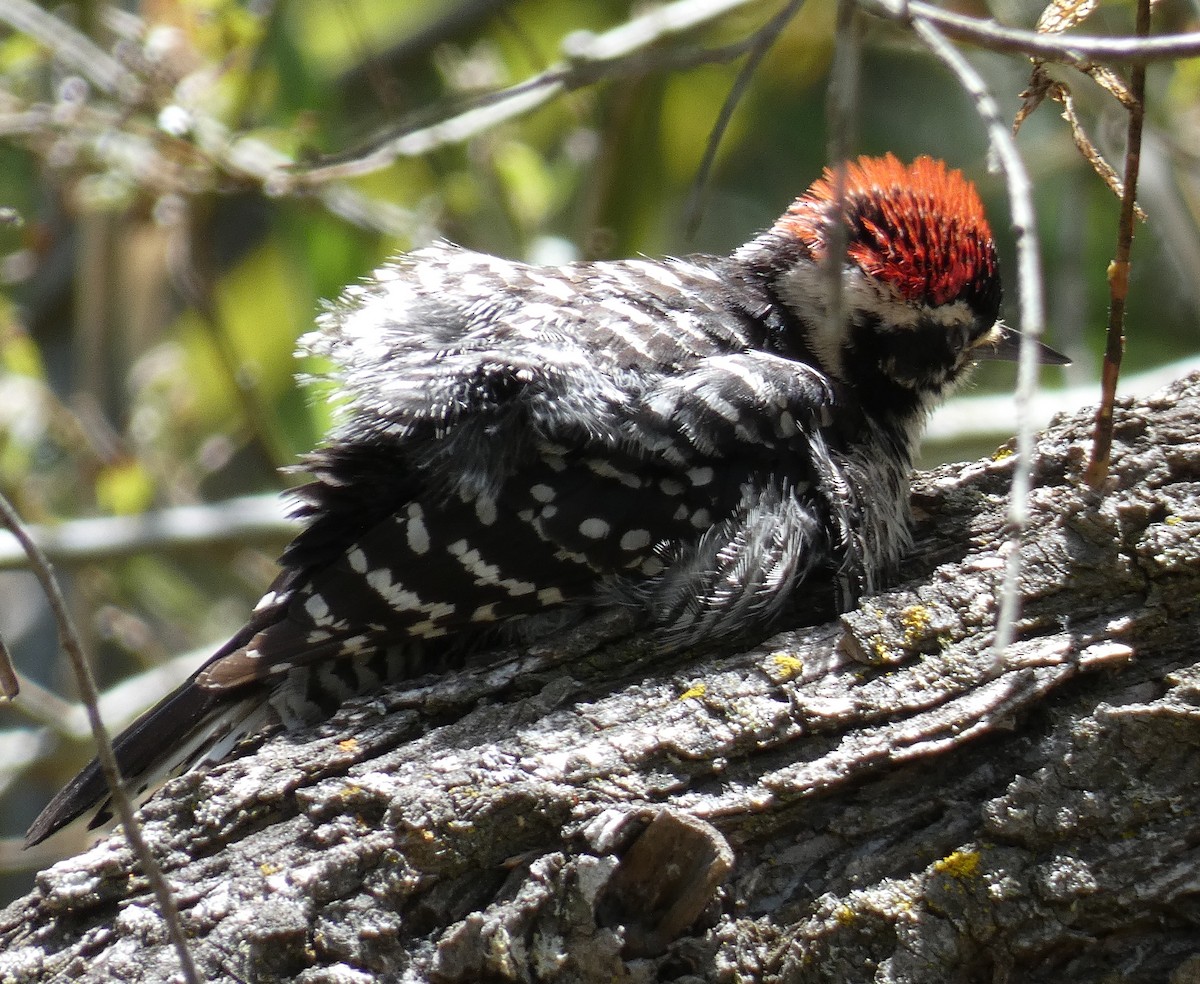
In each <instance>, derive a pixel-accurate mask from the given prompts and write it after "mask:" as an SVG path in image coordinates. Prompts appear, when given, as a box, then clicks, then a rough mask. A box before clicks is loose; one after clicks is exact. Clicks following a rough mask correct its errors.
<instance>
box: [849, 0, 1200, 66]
mask: <svg viewBox="0 0 1200 984" xmlns="http://www.w3.org/2000/svg"><path fill="white" fill-rule="evenodd" d="M862 2H863V4H864V7H865V8H866V9H867V10H868V11H869V12H871V13H874V14H878V15H880V16H882V17H886V18H888V19H889V20H895V21H898V22H900V23H902V24H908V25H911V24H912V22H913V20H914V18H917V17H919V18H921V19H922V20H924V21H925V22H927V23H929V24H932V25H933V26H935V27H937V28H938V29H939V30H940V31H941V32H942V33H943V34H944V35H945V36H946V37H950V38H954V39H955V40H957V41H969V42H970V43H971V44H974V45H978V46H979V47H980V48H989V49H991V50H992V51H1007V52H1010V53H1012V54H1019V55H1026V56H1028V57H1030V58H1040V59H1042V60H1043V61H1053V62H1060V63H1062V64H1066V65H1073V66H1075V67H1076V68H1086V67H1089V66H1091V65H1092V64H1093V63H1094V62H1097V61H1117V62H1133V63H1136V64H1142V65H1145V64H1148V63H1150V62H1157V61H1176V60H1178V59H1180V58H1195V57H1197V56H1200V31H1188V32H1186V33H1181V34H1164V35H1161V36H1159V37H1156V38H1143V37H1121V38H1106V37H1096V36H1093V35H1084V34H1074V35H1071V34H1064V35H1051V34H1038V33H1037V32H1036V31H1026V30H1023V29H1021V28H1017V27H1005V26H1004V25H1003V24H997V23H996V22H995V21H990V20H981V19H980V18H978V17H968V16H967V15H965V14H956V13H952V12H951V11H948V10H943V9H942V8H940V7H935V6H933V5H932V4H929V3H924V2H922V0H911V2H908V3H905V2H904V0H862Z"/></svg>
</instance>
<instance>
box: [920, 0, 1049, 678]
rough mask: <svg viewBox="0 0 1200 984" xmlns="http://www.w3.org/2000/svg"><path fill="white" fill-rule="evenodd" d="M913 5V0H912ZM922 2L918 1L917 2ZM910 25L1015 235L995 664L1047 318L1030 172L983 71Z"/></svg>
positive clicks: (1003, 632)
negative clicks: (1012, 427)
mask: <svg viewBox="0 0 1200 984" xmlns="http://www.w3.org/2000/svg"><path fill="white" fill-rule="evenodd" d="M914 6H915V5H914ZM921 6H922V7H923V6H924V5H923V4H922V5H921ZM911 23H912V27H913V30H914V31H915V32H916V34H917V36H918V37H919V38H921V40H922V41H924V42H925V44H926V45H927V46H928V47H929V50H930V51H931V52H933V54H934V55H936V56H937V57H938V58H939V59H940V60H941V61H942V62H943V64H945V65H946V66H947V67H948V68H949V69H950V70H951V71H952V72H953V73H954V74H955V76H957V78H958V80H959V82H960V83H961V85H962V86H963V88H964V89H965V90H966V91H967V92H968V93H969V94H970V95H971V98H972V99H973V100H974V102H975V109H976V112H978V113H979V116H980V117H981V118H982V119H983V121H984V124H985V126H986V127H987V132H988V138H989V140H990V142H991V147H992V150H993V152H994V153H995V155H996V159H997V160H998V161H999V163H1000V168H1001V170H1002V171H1003V172H1004V177H1005V183H1006V185H1007V187H1008V196H1009V209H1010V211H1011V213H1012V225H1013V229H1014V231H1015V232H1016V237H1017V290H1018V293H1019V295H1020V299H1021V330H1022V339H1021V357H1020V362H1019V364H1018V368H1017V394H1016V402H1017V462H1016V467H1015V468H1014V470H1013V482H1012V491H1011V492H1010V494H1009V503H1008V519H1009V527H1010V535H1009V548H1008V554H1007V557H1006V558H1005V570H1004V587H1003V591H1002V593H1001V598H1000V610H999V613H998V614H997V616H996V636H995V640H994V642H993V647H992V652H993V654H994V655H995V658H996V662H997V665H999V663H1000V661H1001V660H1002V659H1003V657H1004V653H1005V651H1006V650H1007V649H1008V646H1009V645H1010V644H1011V642H1012V640H1013V631H1014V629H1013V627H1014V625H1015V624H1016V618H1017V610H1018V608H1019V606H1020V597H1019V590H1018V589H1019V584H1020V576H1021V538H1022V535H1023V534H1024V531H1025V528H1026V526H1028V524H1029V490H1030V484H1031V479H1030V476H1031V472H1032V461H1033V425H1032V421H1031V419H1030V414H1029V406H1030V404H1031V403H1032V401H1033V397H1034V394H1035V393H1036V391H1037V377H1038V360H1037V353H1036V349H1035V343H1036V341H1037V339H1039V338H1040V337H1041V335H1042V331H1043V327H1044V325H1045V321H1046V315H1045V298H1044V295H1043V290H1042V269H1041V258H1040V256H1039V254H1038V239H1037V214H1036V213H1035V211H1034V208H1033V192H1032V185H1031V183H1030V180H1029V173H1028V172H1027V171H1026V170H1025V164H1024V162H1023V161H1022V160H1021V155H1020V152H1019V151H1018V150H1017V145H1016V142H1015V141H1014V140H1013V136H1012V133H1011V132H1010V131H1009V128H1008V125H1007V123H1006V122H1005V120H1004V119H1002V118H1001V115H1000V108H999V106H997V105H996V100H995V99H994V98H993V97H992V95H991V93H990V92H989V91H988V89H987V85H986V83H985V82H984V81H983V78H982V76H980V74H979V73H978V72H977V71H975V69H974V68H973V67H972V65H971V63H970V62H968V61H967V60H966V59H965V58H964V57H963V56H962V54H961V53H960V52H959V51H958V49H957V48H955V47H954V46H953V45H952V44H950V42H949V41H948V40H947V38H946V35H944V34H943V33H942V32H941V31H940V30H939V29H938V28H937V27H935V26H934V25H933V24H932V23H930V22H929V21H928V20H926V19H925V18H924V17H923V16H920V15H914V16H913V18H912V22H911Z"/></svg>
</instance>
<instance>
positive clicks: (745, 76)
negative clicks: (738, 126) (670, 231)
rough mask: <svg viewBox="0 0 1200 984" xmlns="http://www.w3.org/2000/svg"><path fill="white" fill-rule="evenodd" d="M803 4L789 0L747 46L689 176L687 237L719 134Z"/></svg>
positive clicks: (695, 221)
mask: <svg viewBox="0 0 1200 984" xmlns="http://www.w3.org/2000/svg"><path fill="white" fill-rule="evenodd" d="M804 3H805V0H789V3H787V4H786V5H785V6H784V7H783V9H782V10H780V11H779V12H778V13H777V14H776V15H775V16H774V17H772V18H771V19H770V20H769V21H767V23H766V24H764V25H763V26H762V27H761V28H759V30H758V33H757V34H756V35H755V37H754V42H753V44H752V45H751V48H750V55H749V57H748V58H747V59H746V63H745V64H744V65H743V66H742V67H741V68H740V69H739V70H738V74H737V78H736V79H734V82H733V86H732V87H731V88H730V90H729V95H727V96H726V97H725V102H724V103H722V105H721V111H720V112H719V113H718V114H717V119H716V122H715V123H713V128H712V130H711V132H710V133H709V135H708V143H707V144H706V145H705V147H704V157H703V158H701V160H700V166H699V167H698V168H697V169H696V176H695V178H693V179H692V190H691V193H690V194H689V195H688V202H687V205H686V206H685V207H684V215H685V216H686V227H687V232H688V235H689V236H691V235H694V234H695V231H696V226H697V225H698V224H699V222H700V212H701V209H700V200H701V197H702V195H703V191H704V187H705V185H707V183H708V176H709V174H710V173H711V171H712V166H713V162H714V161H715V160H716V159H717V148H718V147H719V146H720V145H721V137H723V136H724V135H725V130H726V129H727V128H728V126H729V121H730V119H731V118H732V117H733V111H734V109H736V108H737V104H738V103H739V102H740V101H741V99H742V96H743V95H744V94H745V92H746V89H747V88H748V87H749V85H750V80H751V79H752V78H753V77H754V72H755V70H756V69H757V68H758V66H759V65H760V64H761V62H762V60H763V58H764V57H765V56H766V54H767V52H768V51H770V50H771V48H772V46H773V45H774V44H775V42H776V41H778V40H779V35H780V34H782V33H783V29H784V28H785V27H787V24H788V22H789V21H790V20H791V19H792V18H793V17H795V16H796V14H797V12H798V11H799V10H800V8H801V7H803V6H804Z"/></svg>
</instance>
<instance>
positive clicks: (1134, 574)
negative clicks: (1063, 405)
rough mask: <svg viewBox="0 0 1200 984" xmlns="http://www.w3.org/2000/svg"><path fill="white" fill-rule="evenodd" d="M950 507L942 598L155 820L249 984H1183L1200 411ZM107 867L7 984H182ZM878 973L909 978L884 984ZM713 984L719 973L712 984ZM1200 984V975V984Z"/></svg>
mask: <svg viewBox="0 0 1200 984" xmlns="http://www.w3.org/2000/svg"><path fill="white" fill-rule="evenodd" d="M1090 427H1091V415H1090V414H1087V413H1085V414H1080V415H1079V416H1077V417H1074V418H1072V419H1069V420H1066V421H1063V422H1060V423H1058V424H1057V425H1055V426H1054V427H1053V428H1052V429H1051V431H1050V432H1049V433H1048V434H1047V435H1045V436H1044V437H1043V438H1041V439H1040V440H1039V441H1038V443H1037V446H1036V448H1035V453H1034V465H1035V471H1034V475H1035V487H1034V490H1033V492H1032V495H1031V502H1030V509H1031V512H1030V523H1029V528H1028V535H1027V540H1026V543H1025V554H1026V559H1025V563H1024V565H1023V568H1022V579H1021V589H1022V596H1023V599H1024V604H1023V610H1022V612H1021V617H1020V619H1019V620H1018V622H1017V625H1016V628H1017V637H1016V640H1015V642H1014V644H1013V646H1012V647H1011V648H1010V651H1009V653H1010V655H1009V659H1007V660H1006V661H1005V662H1004V664H1003V665H1002V666H999V667H998V666H996V665H995V663H994V662H993V660H992V658H991V653H990V647H991V644H992V637H993V633H994V620H995V609H996V596H995V593H996V590H997V588H998V585H999V583H1000V579H1001V577H1002V574H1003V569H1004V556H1003V554H1004V551H1005V549H1006V544H1007V537H1006V532H1005V524H1006V516H1005V508H1004V501H1005V497H1006V494H1007V489H1008V486H1009V483H1010V482H1011V479H1012V470H1013V463H1012V456H1011V455H1008V456H1006V455H997V456H996V460H984V461H981V462H978V463H976V464H973V465H969V466H960V467H958V468H953V469H952V468H944V469H941V470H939V471H936V472H933V473H931V474H929V475H926V476H923V477H922V478H921V480H920V481H919V482H918V483H917V485H916V488H915V492H914V505H915V508H916V512H917V515H918V517H919V520H920V524H919V531H918V532H919V538H918V543H917V549H916V550H915V551H914V554H913V558H912V560H911V561H910V563H909V565H908V569H907V571H906V575H907V577H908V580H907V581H906V582H905V583H904V584H902V585H901V586H899V587H897V588H896V589H895V590H893V591H889V592H887V593H885V594H882V595H879V596H876V597H873V598H869V599H867V600H866V601H864V602H863V604H862V605H861V606H860V608H859V609H858V610H856V611H854V612H852V613H850V614H848V615H846V616H844V617H843V618H841V619H839V620H838V621H837V622H834V623H832V624H828V625H821V626H817V627H815V628H811V629H807V630H799V631H794V632H786V633H783V634H781V635H779V636H777V637H775V638H774V639H771V640H769V641H768V642H767V643H765V644H764V645H761V646H758V647H755V648H753V649H749V650H746V651H744V652H739V653H730V654H715V655H697V654H692V655H690V656H687V657H681V658H679V659H676V660H672V661H663V660H661V659H659V658H656V657H655V655H654V652H653V649H652V647H651V646H650V645H649V644H648V643H647V642H646V641H645V640H643V639H640V638H638V637H636V636H629V635H628V634H627V633H628V626H627V625H626V624H624V623H623V622H622V616H620V615H617V616H612V617H609V618H608V619H606V620H602V621H601V622H597V623H592V624H589V625H585V626H583V627H580V628H579V629H577V630H575V631H573V632H572V633H569V634H567V635H565V636H564V637H563V638H561V639H559V640H557V641H556V642H555V643H554V644H553V645H546V646H541V647H538V648H536V649H532V650H529V651H521V652H511V653H507V654H502V655H500V656H499V657H497V658H494V659H493V660H492V661H490V662H485V661H481V662H480V663H478V664H476V665H472V666H470V667H468V668H467V669H466V670H464V671H463V672H461V673H457V674H454V675H453V676H449V677H444V678H436V679H426V680H423V681H418V682H417V683H413V684H408V685H402V686H395V687H392V688H390V689H388V690H386V691H384V692H382V693H380V694H377V695H375V696H373V697H371V698H369V699H364V700H360V701H357V702H355V703H353V704H351V705H348V706H347V707H345V708H344V709H343V710H342V711H341V712H339V714H338V715H337V716H336V717H335V718H334V719H333V721H331V722H329V723H328V724H327V725H325V726H322V727H320V728H315V729H312V730H310V731H307V732H304V733H300V734H297V735H293V736H288V737H283V738H279V739H276V740H273V741H269V742H267V743H265V744H264V745H263V746H262V747H261V748H260V749H259V750H257V751H255V752H253V753H250V754H245V755H244V756H243V757H241V758H238V759H236V760H233V761H231V762H228V763H225V764H223V765H221V766H219V767H217V768H215V769H213V770H212V771H210V772H208V773H202V774H192V775H188V776H185V777H183V778H181V779H178V780H175V781H174V782H172V783H171V784H170V785H169V786H168V788H167V790H166V791H165V792H164V794H160V795H159V796H158V797H156V798H155V799H154V800H152V801H151V802H150V803H149V804H148V805H147V806H146V807H145V808H144V809H143V818H144V822H145V823H144V829H145V834H146V837H147V839H148V841H149V843H150V844H151V845H152V846H153V848H154V850H155V852H156V853H157V855H158V857H159V858H160V859H161V861H162V863H163V865H164V867H165V868H166V869H167V870H168V873H169V875H170V877H171V879H172V882H173V883H174V884H175V885H177V886H179V902H180V907H181V910H182V914H183V918H184V924H185V927H186V929H187V931H188V934H189V936H190V937H191V939H192V943H193V951H194V953H195V956H196V959H197V962H198V964H199V966H200V968H201V972H202V973H203V974H204V975H205V976H206V977H207V978H208V979H209V980H213V981H235V980H265V981H270V980H285V979H287V980H304V981H317V980H329V981H332V980H339V981H341V980H345V981H357V980H364V981H365V980H367V979H371V978H374V979H378V978H380V977H386V978H394V979H400V978H403V979H405V980H413V981H420V980H438V981H443V982H444V981H475V980H480V979H489V980H523V981H551V980H553V981H594V980H609V979H621V980H629V979H638V980H683V979H691V980H696V979H701V980H712V981H718V980H733V979H738V978H742V979H755V980H769V981H784V980H787V981H829V982H833V981H839V982H843V981H848V980H861V979H863V977H864V974H866V975H867V976H870V975H871V974H872V973H875V972H876V971H877V972H878V973H880V974H882V973H883V971H884V969H886V972H887V979H888V980H891V981H904V982H914V984H916V982H920V984H936V982H941V981H946V982H950V981H962V980H998V979H1007V980H1014V981H1015V980H1021V981H1049V980H1053V981H1055V982H1059V984H1069V982H1074V981H1080V982H1082V981H1089V982H1090V981H1094V980H1096V979H1098V978H1099V977H1100V976H1101V975H1102V974H1111V973H1118V974H1120V975H1121V978H1122V980H1124V981H1139V982H1140V981H1145V982H1150V981H1161V980H1166V979H1168V978H1169V977H1170V976H1171V974H1172V973H1174V972H1178V973H1183V970H1182V969H1181V968H1187V967H1194V966H1195V965H1196V962H1197V959H1198V954H1200V943H1198V942H1197V940H1198V939H1200V915H1198V914H1197V912H1196V909H1195V906H1194V905H1193V904H1191V901H1190V900H1192V899H1194V895H1195V886H1196V883H1197V856H1196V847H1195V842H1194V840H1195V839H1194V825H1193V821H1192V816H1191V814H1192V811H1191V809H1190V808H1189V807H1188V806H1187V804H1191V803H1193V802H1194V799H1195V789H1196V788H1198V786H1200V755H1198V754H1197V751H1198V747H1200V727H1198V725H1197V716H1196V713H1195V707H1196V704H1197V701H1198V699H1200V661H1198V658H1197V656H1196V650H1195V639H1196V637H1197V634H1198V633H1200V511H1198V510H1197V506H1196V496H1195V489H1196V485H1197V482H1198V481H1200V466H1198V465H1197V462H1198V461H1200V439H1198V438H1197V434H1200V378H1192V379H1190V380H1188V381H1186V382H1185V383H1181V384H1177V385H1176V386H1175V387H1173V388H1172V389H1170V390H1168V391H1166V392H1164V393H1161V394H1159V395H1157V396H1155V397H1152V398H1150V399H1149V400H1148V401H1146V402H1144V403H1142V404H1138V405H1133V404H1131V403H1130V402H1129V401H1128V400H1124V401H1119V402H1118V407H1117V412H1116V427H1115V432H1114V451H1115V453H1114V456H1113V471H1112V476H1113V487H1112V488H1110V489H1109V490H1108V493H1107V495H1106V496H1105V497H1103V498H1101V497H1098V496H1096V495H1095V494H1094V493H1093V492H1092V491H1091V490H1089V489H1088V488H1087V487H1086V486H1085V485H1083V484H1082V483H1081V482H1080V481H1079V478H1080V475H1081V473H1082V470H1083V468H1084V467H1085V464H1086V461H1085V454H1084V451H1083V448H1084V447H1085V446H1086V442H1087V438H1088V434H1089V431H1090ZM172 961H173V955H172V954H171V953H170V951H169V949H168V947H167V945H166V938H165V934H164V931H163V928H162V923H161V920H160V918H159V916H158V914H157V910H156V909H155V907H154V903H153V901H152V899H151V898H150V896H149V895H148V894H147V889H146V886H145V883H144V881H142V880H141V878H140V877H139V876H138V875H137V874H136V867H135V866H134V864H133V861H132V858H131V855H130V853H129V849H128V848H127V847H126V846H125V844H124V842H123V841H122V840H121V839H120V838H119V837H109V838H107V839H106V840H104V841H102V842H101V843H100V844H98V845H97V846H96V847H95V848H93V849H92V850H91V851H89V852H87V853H85V854H83V855H81V856H79V857H77V858H73V859H70V860H67V861H64V862H61V863H60V864H58V865H56V866H55V867H53V868H51V869H50V870H48V871H46V872H44V873H43V874H42V875H40V876H39V878H38V883H37V888H36V890H35V891H34V893H33V894H31V895H30V896H28V897H27V898H25V899H22V900H20V901H18V902H16V903H14V904H13V905H12V906H10V907H9V908H8V909H7V910H5V911H4V912H3V913H0V978H3V977H5V976H6V975H7V976H10V977H15V978H17V979H20V980H22V981H30V982H36V981H48V980H51V979H53V978H55V977H56V976H60V975H67V974H69V975H70V976H72V977H73V979H76V980H81V981H99V980H111V979H113V978H120V979H125V980H129V981H152V980H161V979H164V978H165V977H166V976H167V975H168V974H169V973H170V972H171V970H172V969H173V963H172ZM872 969H874V970H872ZM689 975H691V976H690V977H689ZM1179 979H1184V978H1179Z"/></svg>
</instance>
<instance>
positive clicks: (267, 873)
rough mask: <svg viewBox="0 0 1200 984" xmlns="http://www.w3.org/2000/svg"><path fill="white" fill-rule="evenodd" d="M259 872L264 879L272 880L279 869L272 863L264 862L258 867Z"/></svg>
mask: <svg viewBox="0 0 1200 984" xmlns="http://www.w3.org/2000/svg"><path fill="white" fill-rule="evenodd" d="M258 870H259V873H260V874H261V875H262V876H263V877H264V878H270V877H271V875H273V874H275V873H276V872H277V871H278V870H279V868H278V866H277V865H273V864H271V862H270V861H264V862H263V863H262V864H260V865H259V866H258Z"/></svg>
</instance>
